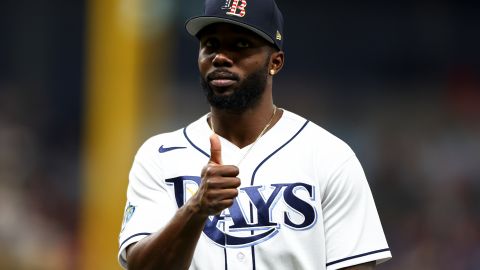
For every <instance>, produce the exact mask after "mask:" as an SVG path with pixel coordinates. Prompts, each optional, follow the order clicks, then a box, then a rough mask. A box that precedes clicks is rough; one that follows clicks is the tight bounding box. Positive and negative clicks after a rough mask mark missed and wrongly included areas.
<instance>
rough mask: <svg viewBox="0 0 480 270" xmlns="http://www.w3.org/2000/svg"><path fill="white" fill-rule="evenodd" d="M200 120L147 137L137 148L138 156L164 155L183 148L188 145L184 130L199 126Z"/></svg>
mask: <svg viewBox="0 0 480 270" xmlns="http://www.w3.org/2000/svg"><path fill="white" fill-rule="evenodd" d="M203 118H204V117H201V118H200V119H198V120H196V121H194V122H192V123H190V124H188V125H187V126H185V127H181V128H178V129H176V130H173V131H168V132H163V133H159V134H156V135H154V136H151V137H149V138H148V139H147V140H145V142H144V143H143V144H142V146H141V147H140V148H139V150H138V152H137V155H138V154H140V153H141V154H144V153H151V152H154V153H157V152H160V153H164V152H168V151H173V150H176V149H180V148H185V147H186V146H187V144H188V140H187V137H186V129H189V130H190V129H196V128H197V127H198V126H200V125H201V122H202V119H203Z"/></svg>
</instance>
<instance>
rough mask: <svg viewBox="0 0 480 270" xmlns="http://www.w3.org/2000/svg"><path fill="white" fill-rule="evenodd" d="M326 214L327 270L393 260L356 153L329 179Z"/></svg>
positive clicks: (324, 198) (325, 204)
mask: <svg viewBox="0 0 480 270" xmlns="http://www.w3.org/2000/svg"><path fill="white" fill-rule="evenodd" d="M322 210H323V217H324V226H325V227H324V228H325V239H326V243H325V249H326V256H327V258H326V259H327V260H326V261H327V264H326V266H327V270H334V269H340V268H344V267H348V266H353V265H357V264H362V263H366V262H371V261H376V264H379V263H381V262H384V261H386V260H388V259H390V258H391V253H390V249H389V247H388V244H387V241H386V239H385V235H384V232H383V229H382V225H381V223H380V218H379V216H378V213H377V209H376V206H375V202H374V200H373V197H372V193H371V190H370V187H369V185H368V182H367V180H366V177H365V173H364V171H363V169H362V167H361V165H360V162H359V161H358V159H357V157H356V156H355V155H354V154H353V153H352V155H351V156H350V157H349V158H348V159H347V160H346V161H344V162H343V163H342V164H341V165H340V166H339V167H338V168H337V169H336V170H334V171H333V172H332V173H331V175H330V176H329V177H328V182H327V186H326V188H325V191H324V194H323V196H322Z"/></svg>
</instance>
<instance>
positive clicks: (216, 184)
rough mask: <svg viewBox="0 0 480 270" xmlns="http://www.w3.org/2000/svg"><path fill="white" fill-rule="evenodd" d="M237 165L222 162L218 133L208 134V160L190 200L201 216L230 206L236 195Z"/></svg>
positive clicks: (215, 212) (218, 212)
mask: <svg viewBox="0 0 480 270" xmlns="http://www.w3.org/2000/svg"><path fill="white" fill-rule="evenodd" d="M238 173H239V170H238V167H236V166H233V165H223V164H222V146H221V144H220V139H219V137H218V135H216V134H212V136H210V160H209V161H208V163H207V165H206V166H205V167H203V170H202V174H201V176H202V182H201V183H200V187H199V189H198V191H197V193H195V195H194V196H193V197H192V199H191V202H192V203H193V205H194V207H195V208H196V209H197V210H198V213H200V214H201V215H202V216H205V217H206V216H210V215H217V214H220V213H221V212H222V211H223V210H224V209H226V208H228V207H230V206H232V204H233V200H235V198H236V197H237V196H238V190H237V188H238V187H239V186H240V179H239V178H238V177H237V175H238Z"/></svg>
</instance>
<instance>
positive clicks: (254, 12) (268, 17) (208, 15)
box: [185, 0, 283, 50]
mask: <svg viewBox="0 0 480 270" xmlns="http://www.w3.org/2000/svg"><path fill="white" fill-rule="evenodd" d="M220 22H222V23H231V24H235V25H238V26H241V27H244V28H246V29H248V30H250V31H253V32H254V33H256V34H258V35H259V36H260V37H262V38H264V39H266V40H267V41H268V42H270V43H271V44H273V45H274V46H275V47H277V48H278V49H279V50H282V48H283V15H282V12H281V11H280V9H279V8H278V6H277V3H275V0H205V7H204V13H203V15H200V16H196V17H193V18H190V19H188V20H187V22H186V23H185V28H186V29H187V31H188V33H189V34H190V35H192V36H197V34H198V33H199V32H200V31H201V30H202V29H203V28H205V27H206V26H208V25H211V24H214V23H220Z"/></svg>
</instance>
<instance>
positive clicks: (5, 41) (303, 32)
mask: <svg viewBox="0 0 480 270" xmlns="http://www.w3.org/2000/svg"><path fill="white" fill-rule="evenodd" d="M201 2H202V1H198V0H195V1H192V0H191V1H173V0H102V1H98V0H97V1H94V0H90V1H86V0H83V1H80V0H71V1H59V0H44V1H33V0H15V1H13V0H3V1H1V3H0V269H49V270H50V269H52V270H56V269H120V267H119V266H118V263H117V262H116V253H117V247H118V243H117V238H118V232H119V230H120V225H121V222H122V214H123V209H124V202H125V199H124V197H125V190H126V186H127V182H128V171H129V169H130V164H131V162H132V159H133V155H134V153H135V151H136V150H137V149H138V147H139V146H140V145H141V143H142V142H143V141H144V140H146V139H147V138H148V137H150V136H152V135H154V134H157V133H160V132H165V131H170V130H173V129H177V128H180V127H182V126H184V125H185V124H187V123H189V122H190V121H193V120H195V119H197V118H198V117H200V116H201V115H203V114H204V113H206V112H207V110H208V105H207V103H206V101H204V98H203V94H202V91H201V90H200V87H199V77H198V74H197V67H196V55H197V48H198V44H197V42H196V40H195V39H193V38H191V37H189V36H188V35H187V34H186V32H185V31H184V28H183V23H184V21H185V19H186V18H188V17H190V16H193V15H195V14H197V13H199V11H201V9H202V3H201ZM277 2H278V4H279V6H280V8H281V9H282V10H283V13H284V16H285V21H286V31H285V35H284V37H285V51H286V66H285V68H284V70H282V72H281V73H280V74H279V75H278V76H276V78H275V81H274V97H275V103H276V104H277V106H280V107H284V108H286V109H288V110H291V111H294V112H297V113H298V114H301V115H303V116H305V117H307V118H310V119H311V120H313V121H314V122H316V123H317V124H319V125H321V126H322V127H324V128H326V129H327V130H329V131H331V132H332V133H334V134H335V135H337V136H338V137H340V138H342V139H343V140H345V141H346V142H347V143H348V144H349V145H350V146H351V147H352V148H353V149H354V151H355V152H356V153H357V155H358V157H359V159H360V160H361V162H362V165H363V166H364V169H365V171H366V174H367V177H368V179H369V182H370V186H371V188H372V191H373V193H374V197H375V200H376V204H377V207H378V210H379V213H380V216H381V219H382V222H383V225H384V230H385V233H386V236H387V240H388V242H389V244H390V247H391V249H392V253H393V259H392V260H391V261H389V262H387V263H385V264H384V265H381V266H380V267H378V269H382V270H397V269H410V270H416V269H419V270H425V269H427V270H428V269H436V270H442V269H445V270H446V269H449V270H450V269H462V270H463V269H466V270H477V269H480V52H479V48H480V35H479V29H480V17H479V15H478V14H480V5H479V3H478V2H476V3H473V1H452V0H449V1H447V0H444V1H426V0H421V1H388V2H385V1H361V2H353V3H350V2H347V1H303V2H298V1H288V0H277Z"/></svg>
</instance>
